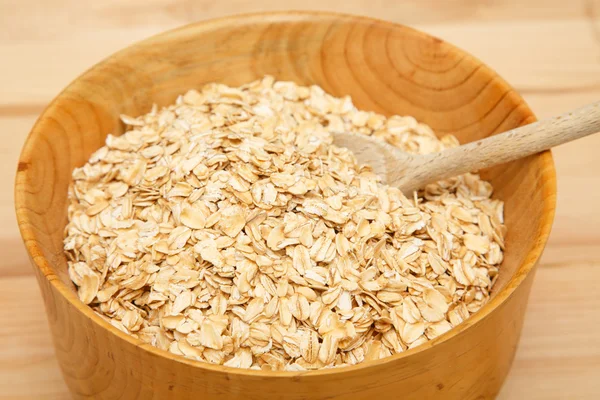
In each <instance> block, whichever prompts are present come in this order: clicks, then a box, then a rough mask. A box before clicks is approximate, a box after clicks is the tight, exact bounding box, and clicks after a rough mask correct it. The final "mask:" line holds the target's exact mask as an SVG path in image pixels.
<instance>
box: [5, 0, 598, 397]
mask: <svg viewBox="0 0 600 400" xmlns="http://www.w3.org/2000/svg"><path fill="white" fill-rule="evenodd" d="M56 3H57V2H56V1H55V0H53V1H48V2H39V1H37V0H29V1H28V2H26V3H24V4H23V7H14V6H12V3H9V2H0V22H1V23H0V50H1V52H0V53H1V54H3V58H4V59H6V60H10V62H9V63H8V64H6V63H5V64H3V67H2V68H3V74H0V84H1V85H2V87H3V90H2V91H1V92H0V110H2V112H0V128H1V129H0V132H1V133H2V135H3V136H2V138H3V141H2V146H0V155H1V157H0V165H1V166H2V167H3V168H2V169H1V170H0V177H1V178H2V180H3V182H4V184H5V187H10V186H11V185H12V180H13V176H14V175H13V174H14V170H15V165H16V160H17V158H18V153H19V151H20V147H21V144H22V141H23V139H24V138H25V136H26V134H27V132H28V131H29V129H30V127H31V126H32V124H33V122H34V120H35V116H36V115H37V113H39V112H40V111H41V110H42V109H43V107H44V106H45V104H46V103H47V102H48V101H49V100H50V99H51V98H52V97H53V96H54V95H56V93H58V92H59V91H60V89H61V88H62V87H64V86H65V85H66V84H67V83H68V82H69V81H70V80H71V79H73V77H75V76H77V75H78V74H79V73H80V72H81V71H83V70H84V69H86V68H87V67H89V66H90V65H92V64H93V63H94V62H96V61H98V60H100V59H102V58H104V57H105V56H106V55H107V54H110V53H111V52H113V51H116V50H118V49H120V48H122V47H124V46H125V45H127V44H129V43H131V42H132V41H136V40H139V39H141V38H143V37H146V36H149V35H151V34H154V33H157V32H160V31H163V30H165V29H169V28H173V27H175V26H178V25H181V24H183V23H187V22H191V21H193V20H195V19H198V18H209V17H213V16H220V15H224V14H227V13H231V12H243V11H257V10H259V9H267V8H270V7H279V8H282V7H284V6H282V4H281V3H277V4H276V3H275V2H273V1H267V0H262V1H259V2H249V1H235V2H221V3H220V2H207V1H205V0H200V1H195V2H193V5H192V6H191V7H192V8H193V12H191V13H187V12H182V11H180V10H181V8H179V7H177V6H175V5H173V4H172V2H171V1H170V0H153V1H151V2H150V3H148V2H146V1H144V2H141V1H140V0H132V1H128V2H127V3H122V2H117V1H109V2H102V4H98V3H89V4H85V5H83V4H84V3H77V2H71V3H69V2H62V1H61V2H60V3H61V4H60V6H59V5H58V4H56ZM148 4H150V5H151V6H150V7H147V5H148ZM597 4H598V2H597V1H581V0H579V1H572V2H564V1H558V0H552V1H541V0H540V1H532V0H529V1H524V2H523V1H502V2H484V3H478V4H476V5H474V3H473V2H446V1H445V0H440V1H419V2H416V1H405V2H392V1H391V0H383V1H379V2H359V1H357V2H349V3H348V2H344V8H345V9H346V10H347V11H348V12H354V13H359V14H365V15H371V16H375V17H382V18H386V19H389V20H393V21H396V22H402V23H408V24H411V25H413V26H417V27H420V28H421V29H424V30H426V31H428V32H431V33H434V34H436V35H438V36H441V37H444V38H445V39H448V40H449V41H451V42H453V43H455V44H458V45H460V46H461V47H463V48H466V49H467V50H469V51H471V52H472V53H473V54H476V55H477V56H478V57H479V58H481V59H483V60H484V61H486V62H487V63H488V64H489V65H492V66H493V67H494V68H495V69H496V70H497V71H499V72H500V73H501V75H502V76H503V77H504V78H506V79H507V80H508V81H509V82H510V83H512V84H513V85H514V86H515V87H516V88H517V90H518V91H519V92H521V93H523V94H524V96H525V98H526V99H527V100H528V102H529V104H530V105H531V106H532V108H533V109H534V110H535V111H536V113H537V114H538V116H540V117H544V116H550V115H552V114H557V113H559V112H561V111H563V110H565V109H569V108H574V107H576V106H579V105H583V104H585V103H589V102H592V101H595V100H597V99H598V98H600V89H599V88H598V85H597V83H598V80H597V77H598V76H600V64H599V63H598V62H597V55H598V52H599V51H600V47H599V46H598V44H597V42H596V40H595V36H594V29H592V28H593V27H594V26H595V25H597V24H598V19H597V13H595V12H590V10H592V11H593V9H595V8H597ZM323 7H331V8H334V7H338V8H339V5H338V4H336V3H335V2H329V3H327V4H322V2H321V3H315V2H314V1H311V0H306V1H302V2H298V4H297V5H296V6H295V7H294V8H298V9H311V8H320V9H323ZM140 10H142V11H143V12H142V14H143V16H144V18H136V17H135V16H136V15H138V14H139V12H140ZM178 10H179V11H178ZM134 11H135V12H134ZM42 32H43V34H42ZM90 44H93V45H90ZM532 48H535V49H536V51H535V52H532V51H531V49H532ZM56 54H61V55H62V56H61V57H55V55H56ZM40 59H43V60H44V62H43V63H40V62H39V60H40ZM599 147H600V138H598V137H590V138H586V139H584V140H582V141H581V143H573V144H568V145H565V146H561V147H560V148H558V149H557V150H556V151H555V152H554V155H555V161H556V164H557V169H558V184H559V188H560V190H559V193H558V212H557V215H556V219H555V224H554V229H553V234H552V236H551V237H550V241H549V244H548V246H547V249H546V251H545V253H544V257H543V259H542V262H541V268H539V269H538V272H537V273H536V278H535V281H534V284H533V289H532V296H531V300H530V306H529V311H528V313H527V317H526V319H525V326H524V330H523V337H522V340H521V344H520V347H519V351H518V352H517V356H516V359H515V363H514V364H513V368H512V370H511V373H510V375H509V378H508V380H507V382H506V384H505V386H504V389H503V391H502V393H501V394H500V396H499V398H500V399H503V400H506V399H521V398H528V399H564V398H569V399H591V398H595V396H594V394H595V393H597V392H598V391H600V381H599V380H597V379H594V378H595V377H596V376H597V375H598V374H599V373H600V356H598V351H599V349H600V346H599V345H598V344H597V343H598V342H597V339H596V336H597V331H598V329H599V326H598V325H599V321H600V316H598V313H594V312H593V310H594V309H596V310H597V309H598V307H599V306H600V305H599V304H598V302H597V295H596V293H597V292H598V289H599V288H598V283H597V282H598V281H599V278H600V252H599V251H598V250H600V231H598V230H597V226H598V225H599V224H600V213H598V212H597V204H599V203H600V190H598V189H595V188H598V187H600V175H598V174H597V172H596V171H598V170H600V160H599V159H598V158H597V157H596V151H597V150H596V149H597V148H599ZM19 241H20V239H19V238H18V233H17V228H16V221H15V219H14V212H13V206H12V193H11V191H10V190H5V191H1V192H0V245H1V246H2V248H3V250H4V252H3V262H0V292H1V293H4V292H8V291H9V289H10V288H14V289H15V290H14V291H11V292H10V293H12V294H14V296H15V298H14V301H12V302H10V301H8V300H7V299H5V298H2V305H3V307H0V321H2V326H13V325H14V326H21V325H22V326H24V327H26V329H21V330H19V331H18V336H16V335H17V334H16V333H15V332H16V331H15V330H12V331H8V330H2V329H0V399H63V398H66V396H67V394H66V393H67V392H66V386H65V384H64V382H63V381H62V378H61V376H60V373H59V372H58V369H57V368H58V366H57V364H56V362H55V361H54V358H53V357H52V356H51V354H53V349H52V348H51V344H50V340H49V336H45V335H48V328H47V325H46V323H45V316H44V310H43V307H42V303H41V298H40V295H39V289H38V288H37V286H36V283H35V280H34V279H33V277H32V276H31V274H32V273H33V270H32V269H31V267H30V266H28V265H27V264H28V260H27V258H26V256H25V253H24V251H23V250H22V248H21V247H20V246H19ZM15 279H16V280H22V284H18V285H17V284H16V283H15ZM565 287H566V288H570V290H564V288H565ZM557 293H561V296H560V298H559V299H560V300H557V297H556V294H557ZM11 299H13V297H11ZM5 305H6V306H5ZM13 310H17V311H15V312H13ZM35 315H38V316H39V318H36V317H35ZM557 315H568V316H569V318H568V319H563V318H560V319H558V321H559V322H558V323H556V321H557V318H556V316H557ZM30 316H34V317H33V319H29V317H30ZM24 321H30V322H24ZM30 331H32V332H39V335H38V336H34V338H35V339H32V340H30V339H24V338H25V337H29V333H28V332H30ZM572 337H575V338H576V339H575V340H571V339H570V338H572ZM21 338H23V339H21ZM32 343H37V344H36V345H35V346H31V344H32ZM557 349H560V350H561V351H559V352H557ZM32 365H33V366H32Z"/></svg>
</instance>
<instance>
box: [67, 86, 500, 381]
mask: <svg viewBox="0 0 600 400" xmlns="http://www.w3.org/2000/svg"><path fill="white" fill-rule="evenodd" d="M122 120H123V121H124V122H125V123H126V124H127V125H129V126H130V128H131V129H130V130H129V131H128V132H127V133H125V134H124V135H122V136H120V137H115V136H110V135H109V136H108V138H107V140H106V146H105V147H102V148H101V149H100V150H98V151H97V152H96V153H95V154H94V155H93V156H92V157H91V158H90V160H89V162H88V163H87V164H86V165H85V166H83V167H82V168H78V169H76V170H75V171H74V173H73V179H74V182H73V184H72V186H71V188H70V205H69V212H68V216H69V223H68V225H67V227H66V231H65V234H66V238H65V241H64V244H65V250H66V254H67V257H68V260H69V274H70V277H71V279H72V281H73V282H74V283H75V285H76V286H77V287H78V293H79V298H80V299H81V300H82V301H83V302H84V303H86V304H89V305H90V306H91V307H92V308H93V309H94V310H95V311H96V312H97V313H98V314H99V315H101V316H102V317H103V318H105V319H106V320H108V321H109V322H110V323H111V324H112V325H114V326H115V327H117V328H118V329H120V330H122V331H123V332H126V333H128V334H130V335H132V336H134V337H136V338H138V339H140V340H141V341H143V342H146V343H150V344H152V345H153V346H156V347H158V348H161V349H164V350H168V351H170V352H171V353H174V354H179V355H183V356H186V357H189V358H192V359H195V360H200V361H204V362H209V363H214V364H223V365H226V366H230V367H238V368H251V369H262V370H292V371H297V370H310V369H319V368H325V367H332V366H343V365H352V364H357V363H360V362H363V361H366V360H375V359H379V358H382V357H387V356H390V355H392V354H395V353H400V352H402V351H405V350H406V349H409V348H413V347H415V346H418V345H419V344H422V343H424V342H426V341H428V340H430V339H433V338H435V337H436V336H439V335H441V334H443V333H444V332H447V331H448V330H449V329H451V328H452V327H453V326H456V325H458V324H460V323H461V322H462V321H464V320H465V319H466V318H468V317H469V315H470V314H472V313H474V312H476V311H477V310H479V309H480V308H481V307H482V305H483V304H485V302H486V301H487V300H488V298H489V295H490V289H491V287H492V285H493V284H494V282H495V280H496V277H497V275H498V264H499V263H500V262H501V261H502V248H503V236H504V232H505V228H504V226H503V224H502V222H503V215H502V214H503V204H502V202H501V201H498V200H493V199H491V198H490V196H491V194H492V187H491V185H490V184H489V183H487V182H485V181H482V180H481V179H480V178H479V177H478V176H477V175H474V174H466V175H463V176H460V177H457V178H453V179H449V180H446V181H443V182H439V183H437V184H433V185H429V186H427V187H426V188H425V190H424V191H422V192H421V193H419V194H418V195H417V194H415V196H414V198H407V197H405V196H404V195H403V194H402V193H401V192H400V191H399V190H397V189H395V188H393V187H388V186H385V185H383V184H381V183H380V182H379V179H378V177H376V176H375V175H374V174H373V173H372V172H371V170H370V169H369V167H367V166H360V165H357V163H356V160H355V158H354V156H353V154H352V153H350V152H349V151H348V150H346V149H343V148H338V147H336V146H333V145H332V138H331V134H330V133H331V132H355V133H363V134H366V135H376V136H379V137H382V138H384V139H385V140H387V141H388V142H389V143H391V144H393V145H395V146H397V147H399V148H401V149H402V150H405V151H410V152H418V153H427V152H434V151H441V150H443V149H444V148H446V147H449V146H455V145H457V140H456V139H455V138H454V137H451V136H446V137H444V138H442V139H441V140H439V139H437V138H436V136H435V135H434V133H433V132H432V130H431V129H430V128H429V127H427V126H425V125H423V124H420V123H418V122H417V121H415V119H414V118H412V117H398V116H394V117H391V118H385V117H384V116H382V115H378V114H375V113H371V112H364V111H358V110H357V109H356V108H355V107H354V106H353V104H352V102H351V100H350V98H348V97H345V98H335V97H332V96H330V95H328V94H326V93H325V92H324V91H323V90H322V89H321V88H319V87H317V86H311V87H300V86H297V85H295V84H294V83H291V82H275V81H274V80H273V78H271V77H265V78H264V79H262V80H260V81H256V82H252V83H250V84H247V85H244V86H242V87H240V88H231V87H228V86H225V85H221V84H210V85H207V86H205V87H204V88H202V91H200V92H198V91H196V90H192V91H189V92H188V93H186V94H185V95H184V96H181V97H180V98H179V99H178V100H177V103H176V104H175V105H172V106H169V107H167V108H165V109H162V110H158V109H157V108H156V107H155V108H154V109H153V110H152V111H151V112H150V113H149V114H147V115H144V116H141V117H138V118H131V117H127V116H123V117H122Z"/></svg>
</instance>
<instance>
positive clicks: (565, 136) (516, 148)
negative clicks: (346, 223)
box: [396, 102, 600, 192]
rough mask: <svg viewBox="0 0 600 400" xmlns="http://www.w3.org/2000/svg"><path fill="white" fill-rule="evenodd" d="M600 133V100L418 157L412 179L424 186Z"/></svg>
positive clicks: (408, 189)
mask: <svg viewBox="0 0 600 400" xmlns="http://www.w3.org/2000/svg"><path fill="white" fill-rule="evenodd" d="M597 132H600V102H596V103H592V104H588V105H586V106H583V107H581V108H578V109H576V110H573V111H571V112H568V113H565V114H562V115H560V116H557V117H552V118H548V119H544V120H542V121H539V122H534V123H532V124H529V125H525V126H521V127H519V128H516V129H511V130H510V131H506V132H504V133H500V134H497V135H494V136H490V137H488V138H485V139H481V140H478V141H476V142H471V143H467V144H465V145H462V146H459V147H455V148H452V149H448V150H445V151H443V152H440V153H434V154H428V155H425V156H422V157H418V160H415V161H416V163H418V164H420V165H418V166H415V167H416V168H417V169H416V170H413V171H414V173H413V174H411V175H412V177H411V178H412V179H411V180H412V181H413V182H415V184H417V183H418V184H419V185H424V184H427V183H431V182H434V181H437V180H440V179H446V178H450V177H452V176H456V175H460V174H464V173H466V172H470V171H479V170H481V169H484V168H488V167H491V166H494V165H498V164H503V163H506V162H509V161H512V160H516V159H519V158H523V157H526V156H529V155H531V154H535V153H539V152H541V151H544V150H548V149H550V148H551V147H554V146H558V145H560V144H563V143H566V142H570V141H572V140H575V139H579V138H582V137H584V136H588V135H591V134H593V133H597ZM399 179H400V180H402V179H401V178H399ZM396 184H398V185H399V186H400V187H404V188H405V189H404V191H405V192H409V191H411V190H415V189H417V188H416V187H411V183H410V182H402V183H401V182H397V183H396Z"/></svg>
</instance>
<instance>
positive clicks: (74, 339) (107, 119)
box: [15, 13, 556, 400]
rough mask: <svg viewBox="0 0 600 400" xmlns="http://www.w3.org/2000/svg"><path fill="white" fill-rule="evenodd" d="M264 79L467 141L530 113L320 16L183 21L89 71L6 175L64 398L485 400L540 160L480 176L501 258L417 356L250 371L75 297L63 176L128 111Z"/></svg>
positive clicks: (512, 343)
mask: <svg viewBox="0 0 600 400" xmlns="http://www.w3.org/2000/svg"><path fill="white" fill-rule="evenodd" d="M265 74H271V75H274V76H275V77H276V78H277V79H280V80H292V81H295V82H297V83H299V84H312V83H314V84H317V85H320V86H322V87H323V88H324V89H325V90H326V91H328V92H329V93H331V94H333V95H336V96H342V95H350V96H352V98H353V100H354V103H355V104H356V105H357V107H358V108H360V109H364V110H372V111H377V112H380V113H383V114H385V115H392V114H400V115H413V116H415V117H416V118H417V119H419V120H421V121H423V122H425V123H427V124H429V125H430V126H431V127H432V128H433V129H434V130H436V132H437V133H438V134H443V133H452V134H454V135H456V136H457V137H458V138H459V139H460V141H461V142H463V143H464V142H468V141H472V140H475V139H479V138H482V137H485V136H489V135H492V134H494V133H497V132H501V131H504V130H506V129H510V128H512V127H515V126H518V125H521V124H525V123H529V122H532V121H533V120H534V119H535V117H534V116H533V114H532V113H531V111H530V110H529V108H528V107H527V105H526V104H525V103H524V101H523V100H522V98H521V97H520V96H519V95H518V94H517V93H515V92H514V91H513V90H512V89H511V87H510V86H508V85H507V84H506V83H505V82H504V81H503V80H502V79H501V78H499V77H498V76H497V75H496V74H495V73H494V72H493V71H492V70H490V69H489V68H488V67H486V66H484V65H483V64H482V63H481V62H479V61H478V60H477V59H475V58H473V57H471V56H470V55H468V54H466V53H464V52H462V51H461V50H458V49H456V48H455V47H453V46H451V45H449V44H447V43H445V42H443V41H442V40H439V39H437V38H433V37H430V36H428V35H426V34H423V33H420V32H417V31H414V30H412V29H409V28H407V27H404V26H400V25H395V24H391V23H386V22H382V21H377V20H373V19H367V18H361V17H353V16H346V15H338V14H328V13H275V14H255V15H246V16H239V17H231V18H225V19H220V20H214V21H209V22H203V23H198V24H194V25H190V26H187V27H184V28H181V29H178V30H175V31H171V32H168V33H165V34H162V35H159V36H156V37H153V38H151V39H149V40H146V41H144V42H141V43H139V44H136V45H134V46H132V47H129V48H127V49H125V50H123V51H121V52H119V53H117V54H115V55H113V56H112V57H110V58H108V59H107V60H105V61H104V62H102V63H100V64H98V65H96V66H95V67H93V68H92V69H91V70H89V71H88V72H86V73H85V74H84V75H82V76H81V77H79V78H78V79H77V80H75V81H74V82H73V83H72V84H71V85H70V86H69V87H67V88H66V89H65V90H64V91H63V92H62V93H61V94H60V95H59V96H58V97H57V98H56V99H55V100H54V101H53V102H52V104H51V105H50V106H49V107H48V108H47V109H46V110H45V111H44V113H43V114H42V115H41V117H40V118H39V120H38V122H37V123H36V125H35V126H34V128H33V130H32V132H31V134H30V136H29V138H28V140H27V142H26V144H25V147H24V149H23V152H22V155H21V159H20V161H19V165H18V172H17V179H16V189H15V191H16V193H15V197H16V209H17V219H18V223H19V226H20V229H21V234H22V236H23V239H24V241H25V244H26V247H27V250H28V253H29V255H30V257H31V259H32V263H33V264H34V268H35V270H36V274H37V277H38V282H39V285H40V288H41V290H42V294H43V298H44V302H45V304H46V311H47V314H48V319H49V322H50V326H51V331H52V334H53V337H54V343H55V348H56V353H57V358H58V360H59V363H60V366H61V368H62V371H63V374H64V377H65V380H66V382H67V385H68V386H69V389H70V390H71V392H72V394H73V396H74V398H77V399H92V398H93V399H117V398H119V399H140V400H141V399H182V400H183V399H196V398H203V399H234V398H245V399H276V398H285V399H307V398H315V399H316V398H320V399H337V398H340V399H341V398H357V399H362V398H364V399H367V398H375V397H381V398H397V397H402V398H403V399H425V398H443V399H485V398H491V397H493V396H494V395H495V394H496V393H497V392H498V391H499V389H500V386H501V384H502V382H503V381H504V378H505V377H506V374H507V372H508V369H509V368H510V364H511V362H512V359H513V356H514V353H515V349H516V346H517V342H518V339H519V335H520V331H521V326H522V323H523V316H524V311H525V307H526V303H527V298H528V295H529V289H530V286H531V282H532V279H533V271H532V270H533V268H534V267H535V265H536V263H537V260H538V258H539V256H540V254H541V252H542V250H543V247H544V245H545V243H546V240H547V237H548V234H549V232H550V227H551V224H552V219H553V216H554V206H555V194H556V186H555V174H554V167H553V162H552V158H551V155H550V153H544V154H540V155H537V156H534V157H529V158H527V159H523V160H519V161H516V162H513V163H510V164H508V165H504V166H500V167H497V168H493V169H491V170H489V171H485V173H484V176H485V177H486V178H487V179H490V180H491V182H492V184H493V185H494V188H495V190H496V191H495V196H496V197H498V198H500V199H502V200H504V201H505V215H506V218H505V221H506V225H507V227H508V235H507V240H506V247H507V250H506V252H505V261H504V263H503V265H502V267H501V272H500V279H499V280H498V282H497V285H496V287H495V288H494V295H493V298H492V300H491V301H490V302H489V303H488V304H487V305H486V306H485V307H484V308H483V309H482V310H481V311H480V312H479V313H477V314H476V315H475V316H473V317H472V318H470V319H469V320H468V321H466V322H465V323H463V324H462V325H460V326H459V327H457V328H455V329H453V330H452V331H450V332H448V333H447V334H445V335H443V336H441V337H439V338H437V339H435V340H433V341H431V342H428V343H426V344H424V345H422V346H420V347H419V348H417V349H413V350H410V351H407V352H405V353H402V354H399V355H395V356H393V357H389V358H387V359H383V360H379V361H374V362H367V363H363V364H360V365H358V366H353V367H346V368H340V369H329V370H321V371H311V372H298V373H292V372H279V373H274V372H263V371H247V370H237V369H231V368H226V367H222V366H215V365H209V364H205V363H200V362H196V361H192V360H188V359H184V358H180V357H178V356H174V355H172V354H170V353H167V352H165V351H161V350H158V349H156V348H153V347H151V346H149V345H145V344H141V343H140V342H138V341H136V340H135V339H133V338H131V337H129V336H128V335H126V334H124V333H122V332H120V331H118V330H117V329H115V328H113V327H112V326H111V325H109V324H108V323H106V322H105V321H104V320H102V319H101V318H100V317H98V316H97V315H95V314H94V313H93V312H92V310H91V309H90V308H88V307H87V306H85V305H84V304H83V303H81V302H80V301H79V300H78V298H77V294H76V292H75V290H74V287H73V285H72V283H71V282H70V280H69V277H68V274H67V266H66V261H65V258H64V255H63V251H62V237H63V229H64V226H65V224H66V218H67V216H66V204H67V201H66V195H67V187H68V184H69V181H70V177H71V171H72V170H73V168H75V167H77V166H81V165H82V164H84V162H85V161H86V160H87V159H88V157H89V156H90V154H91V153H92V152H93V151H95V150H96V149H98V148H99V147H100V146H102V145H103V143H104V139H105V137H106V135H107V134H108V133H116V134H120V133H122V132H123V128H124V127H123V125H122V124H121V123H120V121H119V114H121V113H125V114H129V115H138V114H142V113H145V112H148V111H149V110H150V107H151V106H152V104H153V103H157V104H158V105H166V104H169V103H172V102H173V101H174V100H175V98H176V96H177V95H179V94H181V93H183V92H185V91H186V90H188V89H190V88H198V87H200V86H201V85H203V84H205V83H209V82H214V81H217V82H223V83H226V84H229V85H239V84H243V83H247V82H249V81H251V80H253V79H256V78H260V77H262V76H263V75H265Z"/></svg>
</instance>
